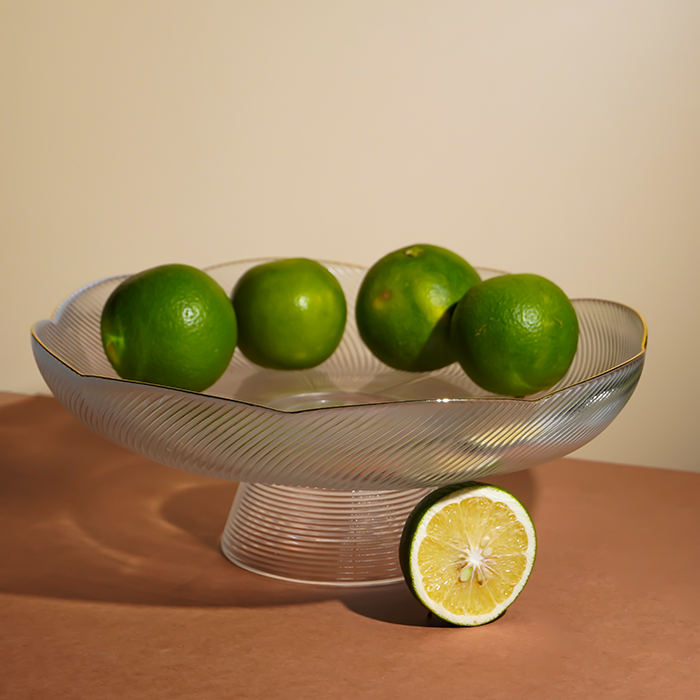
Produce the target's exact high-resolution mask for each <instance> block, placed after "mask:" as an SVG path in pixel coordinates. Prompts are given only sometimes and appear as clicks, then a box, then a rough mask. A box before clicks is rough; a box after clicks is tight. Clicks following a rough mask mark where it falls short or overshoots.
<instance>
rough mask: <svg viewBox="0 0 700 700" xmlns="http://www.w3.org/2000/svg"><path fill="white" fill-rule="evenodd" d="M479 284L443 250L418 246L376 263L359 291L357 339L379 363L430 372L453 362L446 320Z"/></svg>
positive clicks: (474, 275) (474, 274) (469, 270)
mask: <svg viewBox="0 0 700 700" xmlns="http://www.w3.org/2000/svg"><path fill="white" fill-rule="evenodd" d="M479 281H480V277H479V275H478V273H477V272H476V270H474V268H473V267H472V266H471V265H470V264H469V263H468V262H467V261H466V260H464V259H463V258H461V257H460V256H459V255H457V254H456V253H453V252H452V251H450V250H447V249H446V248H441V247H440V246H435V245H429V244H417V245H412V246H408V247H406V248H401V249H399V250H396V251H394V252H392V253H389V254H388V255H385V256H384V257H383V258H381V259H380V260H378V261H377V262H376V263H375V264H374V265H372V267H371V268H370V269H369V270H368V271H367V274H366V275H365V277H364V279H363V281H362V284H361V285H360V289H359V290H358V295H357V302H356V306H355V316H356V320H357V328H358V331H359V334H360V337H361V338H362V340H363V341H364V343H365V345H367V347H368V348H369V349H370V351H371V352H372V353H373V354H374V355H375V356H376V357H377V358H378V359H379V360H381V361H382V362H383V363H384V364H386V365H388V366H389V367H392V368H394V369H398V370H404V371H407V372H429V371H432V370H435V369H439V368H441V367H445V366H446V365H449V364H451V363H452V362H454V361H455V359H456V357H455V354H454V350H453V348H452V346H451V344H450V319H451V317H452V312H453V310H454V307H455V304H456V303H457V302H458V301H459V300H460V299H461V298H462V296H463V295H464V293H465V292H466V291H467V290H468V289H469V288H470V287H471V286H472V285H474V284H476V283H477V282H479Z"/></svg>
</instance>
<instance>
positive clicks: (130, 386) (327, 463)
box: [32, 260, 646, 580]
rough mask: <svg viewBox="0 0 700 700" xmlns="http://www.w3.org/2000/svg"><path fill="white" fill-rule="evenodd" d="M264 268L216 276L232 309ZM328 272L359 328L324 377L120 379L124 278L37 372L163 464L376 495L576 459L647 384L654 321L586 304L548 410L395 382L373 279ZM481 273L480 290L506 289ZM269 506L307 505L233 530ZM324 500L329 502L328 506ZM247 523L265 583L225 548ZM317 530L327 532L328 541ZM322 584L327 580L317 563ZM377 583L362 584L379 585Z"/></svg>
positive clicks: (579, 307) (55, 342) (58, 317)
mask: <svg viewBox="0 0 700 700" xmlns="http://www.w3.org/2000/svg"><path fill="white" fill-rule="evenodd" d="M266 261H267V260H250V261H244V262H236V263H228V264H224V265H218V266H215V267H212V268H209V269H208V270H207V271H208V272H209V274H211V275H212V277H214V278H215V279H216V280H217V281H218V282H219V283H220V284H221V285H222V287H223V288H224V289H225V290H226V292H227V293H228V292H230V291H231V290H232V289H233V286H234V284H235V282H236V280H237V279H238V278H239V277H240V275H241V274H243V273H244V272H245V271H246V270H247V269H248V268H250V267H252V266H253V265H256V264H259V263H261V262H266ZM324 264H326V265H327V267H328V268H329V269H330V270H331V272H333V273H334V274H335V275H336V277H337V278H338V280H339V281H340V283H341V285H342V287H343V289H344V291H345V294H346V298H347V302H348V310H349V314H348V323H347V327H346V330H345V335H344V337H343V340H342V342H341V344H340V346H339V348H338V350H337V351H336V352H335V353H334V354H333V356H331V357H330V358H329V359H328V360H327V361H326V362H324V363H323V364H321V365H319V366H318V367H316V368H314V369H310V370H303V371H289V372H285V371H278V370H267V369H263V368H260V367H257V366H255V365H253V364H252V363H250V362H249V361H248V360H246V359H245V358H244V357H243V356H242V355H241V353H240V352H239V351H238V350H237V351H236V353H235V355H234V358H233V360H232V361H231V364H230V366H229V367H228V369H227V371H226V372H225V374H224V376H223V377H222V378H221V379H220V380H219V381H218V382H217V383H216V384H215V385H214V386H213V387H211V388H210V389H209V390H207V391H206V392H205V393H193V392H187V391H182V390H177V389H170V388H166V387H161V386H155V385H150V384H145V383H139V382H132V381H126V380H123V379H120V378H119V377H118V376H117V375H116V374H115V372H114V370H113V369H112V367H111V365H110V364H109V362H108V360H107V358H106V356H105V354H104V352H103V349H102V345H101V341H100V333H99V320H100V313H101V310H102V306H103V305H104V302H105V301H106V299H107V297H108V296H109V294H110V292H111V291H112V290H113V289H114V288H115V287H116V286H117V285H118V284H119V282H121V281H122V279H124V278H123V277H116V278H110V279H107V280H101V281H99V282H95V283H94V284H91V285H88V286H87V287H84V288H82V289H80V290H78V291H77V292H75V293H74V294H73V295H71V296H70V297H69V298H68V299H66V300H65V301H64V302H63V303H62V304H61V305H60V306H59V307H58V308H57V310H56V312H55V313H54V315H53V317H52V318H51V319H50V320H46V321H40V322H39V323H37V324H36V325H35V326H34V328H33V329H32V346H33V350H34V354H35V358H36V362H37V365H38V367H39V369H40V371H41V373H42V375H43V377H44V379H45V380H46V383H47V384H48V386H49V387H50V389H51V391H52V392H53V393H54V395H55V396H56V397H57V399H58V400H59V401H60V402H61V403H62V404H63V405H64V406H65V407H66V408H67V409H68V410H69V411H71V413H73V414H74V415H75V416H76V417H77V418H78V419H80V420H81V421H82V422H84V423H85V424H86V425H88V426H89V427H90V428H92V429H93V430H95V431H96V432H98V433H100V434H101V435H104V436H105V437H107V438H109V439H111V440H113V441H115V442H117V443H119V444H121V445H124V446H126V447H127V448H129V449H131V450H134V451H135V452H138V453H140V454H143V455H145V456H147V457H149V458H151V459H154V460H156V461H158V462H161V463H163V464H167V465H170V466H172V467H176V468H178V469H184V470H187V471H192V472H196V473H199V474H205V475H209V476H213V477H218V478H225V479H233V480H236V481H241V482H248V483H250V484H257V485H277V486H286V487H311V488H313V489H323V490H331V491H345V492H363V491H372V492H375V495H376V492H381V491H392V490H403V489H408V490H415V489H419V490H420V489H426V488H431V487H437V486H440V485H443V484H447V483H454V482H458V481H462V480H466V479H483V478H485V477H487V476H488V475H490V474H498V473H503V472H508V471H515V470H518V469H525V468H527V467H530V466H533V465H535V464H539V463H542V462H546V461H550V460H552V459H555V458H557V457H561V456H563V455H566V454H568V453H569V452H571V451H573V450H575V449H577V448H578V447H580V446H582V445H584V444H585V443H587V442H589V441H590V440H592V439H593V438H594V437H595V436H596V435H598V434H599V433H600V432H601V431H602V430H603V429H604V428H605V427H606V426H607V425H609V423H610V422H611V421H612V420H613V419H614V418H615V416H616V415H617V414H618V413H619V412H620V410H621V409H622V408H623V407H624V405H625V404H626V402H627V401H628V399H629V398H630V396H631V394H632V392H633V391H634V389H635V387H636V385H637V382H638V381H639V377H640V375H641V372H642V367H643V363H644V356H645V348H646V327H645V324H644V321H643V320H642V318H641V317H640V316H639V315H638V314H637V313H636V312H635V311H633V310H632V309H630V308H628V307H626V306H623V305H621V304H617V303H614V302H609V301H601V300H595V299H577V300H574V306H575V308H576V312H577V314H578V318H579V322H580V326H581V336H580V341H579V348H578V351H577V354H576V357H575V359H574V362H573V364H572V366H571V368H570V369H569V371H568V373H567V374H566V376H565V377H564V378H563V379H562V380H561V382H559V384H558V385H557V386H555V387H554V388H553V389H551V390H549V391H548V392H546V393H543V394H541V395H535V396H531V397H528V398H526V399H513V398H503V397H497V396H494V395H492V394H488V393H487V392H485V391H483V390H482V389H480V388H479V387H477V386H476V385H475V384H474V383H473V382H471V381H470V380H469V378H468V377H467V376H466V375H465V374H464V372H463V371H462V369H461V368H460V367H459V365H457V364H454V365H451V366H449V367H446V368H444V369H442V370H439V371H436V372H430V373H407V372H398V371H395V370H392V369H390V368H388V367H386V366H385V365H383V364H382V363H381V362H379V361H378V360H377V359H376V358H374V356H373V355H372V354H371V353H370V352H369V351H368V350H367V348H366V347H365V346H364V344H363V343H362V341H361V339H360V338H359V335H358V332H357V327H356V325H355V321H354V314H353V311H354V304H355V297H356V292H357V289H358V286H359V284H360V282H361V280H362V277H363V275H364V273H365V269H364V268H362V267H358V266H353V265H345V264H339V263H330V262H325V263H324ZM479 272H480V274H481V275H482V278H487V277H489V276H493V275H494V274H499V273H496V272H494V271H489V270H484V269H480V270H479ZM258 491H259V492H260V493H267V494H268V495H267V496H265V497H266V498H268V499H269V500H270V503H269V507H270V508H273V509H275V510H276V511H279V510H280V509H284V508H285V503H291V502H292V501H295V499H296V500H298V498H299V496H298V495H295V494H294V493H292V492H287V491H285V492H280V494H282V493H283V494H284V495H283V496H281V495H275V496H274V497H272V496H270V493H272V492H270V491H265V490H264V489H263V490H262V491H260V489H259V488H258V489H257V490H256V489H253V490H252V491H251V489H249V488H246V489H242V490H241V494H240V495H239V499H238V500H239V501H240V503H239V502H238V501H237V504H234V508H233V511H232V515H234V516H236V513H237V512H239V513H245V512H250V511H251V506H250V505H247V504H248V502H249V499H250V498H252V496H253V495H255V497H256V498H258V499H259V498H261V497H262V496H260V493H258ZM297 491H299V490H298V489H297ZM301 491H304V490H303V489H302V490H301ZM273 492H274V489H273ZM420 493H422V491H413V492H412V495H411V496H410V499H409V500H411V499H412V501H411V502H415V500H416V499H417V498H418V497H419V495H420ZM318 494H324V492H323V491H318ZM366 495H370V494H366ZM386 495H387V496H390V494H386ZM370 496H371V495H370ZM244 497H245V499H248V500H245V499H244ZM306 497H307V496H304V498H306ZM322 498H323V499H326V501H327V498H328V493H325V494H324V495H323V496H322ZM334 498H335V496H334ZM340 498H341V499H342V495H341V496H340ZM348 498H350V499H352V498H355V496H353V495H352V493H350V494H348ZM244 500H245V502H244ZM326 501H324V503H325V502H326ZM373 502H374V501H372V497H370V498H369V500H368V501H367V503H368V504H369V505H367V504H366V505H365V506H363V507H362V508H360V510H359V511H358V507H359V506H358V505H357V504H355V506H353V508H354V510H353V512H355V513H357V512H360V511H363V512H364V515H362V516H361V517H362V518H364V519H366V518H368V517H371V514H372V512H373V510H374V509H375V506H372V505H371V504H372V503H373ZM301 503H302V504H303V503H305V501H304V499H303V498H302V499H301ZM297 505H298V504H297ZM307 505H308V504H307ZM295 507H297V506H296V505H295ZM301 507H302V508H303V507H305V506H303V505H302V506H301ZM406 507H407V506H406ZM290 508H291V506H290ZM322 508H327V506H326V505H324V506H322ZM382 509H383V510H386V508H385V506H384V505H382ZM258 510H259V509H258ZM308 510H309V509H308V507H307V511H308ZM389 510H391V509H389ZM409 510H410V508H409ZM406 513H407V511H406V508H404V511H402V512H401V514H398V515H393V516H391V518H390V519H392V518H393V520H394V526H395V525H396V522H399V523H401V522H402V518H403V519H405V514H406ZM288 515H289V513H287V514H286V515H285V517H286V516H288ZM236 517H237V518H238V517H239V516H236ZM343 517H345V516H343ZM257 520H261V518H258V519H257ZM262 520H265V518H263V519H262ZM241 522H243V521H241ZM241 522H239V523H238V524H237V525H236V524H235V523H232V522H229V525H228V526H227V529H226V533H225V537H224V542H223V546H224V550H225V551H226V553H227V556H229V558H232V559H234V560H238V562H239V563H241V565H243V566H248V568H253V569H256V565H255V564H251V563H250V561H249V560H248V559H246V557H249V552H248V553H246V552H243V553H241V552H239V553H232V549H233V547H232V546H229V545H227V544H226V543H227V542H229V543H230V542H231V541H233V540H232V538H234V535H233V533H234V532H238V534H237V535H236V538H237V541H239V542H240V541H242V533H241V529H242V528H244V529H246V528H247V530H248V535H251V533H252V532H253V531H254V528H259V523H257V522H256V523H255V524H254V525H253V524H252V523H250V522H248V523H247V524H245V525H241ZM304 527H307V528H311V529H312V530H313V528H314V527H315V525H314V524H309V523H307V524H306V525H304ZM320 527H321V529H320V530H319V532H320V533H321V534H323V532H327V530H328V525H327V524H326V525H321V526H320ZM324 528H325V530H324ZM285 529H286V530H289V529H290V525H289V524H287V525H285V526H284V527H281V528H279V529H278V534H277V535H270V536H272V537H278V536H279V534H280V533H281V532H282V531H283V530H285ZM318 534H319V533H317V535H318ZM266 536H267V535H266ZM319 536H320V535H319ZM234 539H235V538H234ZM341 540H342V544H343V545H344V546H345V548H346V549H348V547H347V545H345V544H344V543H345V540H344V538H341ZM260 541H261V542H262V537H261V536H260ZM296 541H297V542H299V541H300V540H299V538H297V540H296ZM246 546H247V545H246ZM260 546H262V544H260ZM295 546H296V545H295ZM227 549H228V550H229V551H227ZM350 549H351V548H350ZM241 551H242V550H241ZM249 551H250V550H249ZM305 556H306V555H305ZM319 556H320V555H319ZM333 556H334V557H335V560H336V564H337V566H340V567H341V569H342V568H343V567H345V565H344V564H343V565H341V564H340V563H339V562H340V561H341V555H340V553H339V552H338V551H336V552H335V554H334V555H333ZM363 556H364V555H363ZM265 566H267V565H265ZM265 566H263V567H258V568H259V569H260V570H264V569H265ZM271 566H273V565H272V564H270V566H267V568H270V567H271ZM308 568H309V570H311V569H313V566H312V565H311V563H309V564H308ZM266 573H270V574H271V575H277V573H276V572H275V571H266ZM385 574H386V567H385ZM280 575H282V574H280ZM326 575H327V572H326V574H324V576H326ZM333 575H335V574H333ZM282 576H283V577H285V578H294V579H295V580H299V579H300V580H304V576H298V575H291V576H287V575H282ZM369 576H370V578H367V577H366V578H365V579H362V578H361V577H360V578H357V579H355V580H372V579H371V574H370V575H369ZM350 578H352V574H351V575H350ZM384 578H386V575H385V576H384ZM309 580H319V578H318V576H317V577H316V578H310V579H309ZM321 580H324V579H323V577H321ZM347 580H350V579H347Z"/></svg>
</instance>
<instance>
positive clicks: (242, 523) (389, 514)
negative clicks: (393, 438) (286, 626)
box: [221, 483, 431, 586]
mask: <svg viewBox="0 0 700 700" xmlns="http://www.w3.org/2000/svg"><path fill="white" fill-rule="evenodd" d="M430 491H431V489H429V488H426V489H411V490H406V491H332V490H326V489H314V488H303V487H294V486H267V485H263V484H246V483H242V484H240V485H239V487H238V491H237V493H236V498H235V500H234V502H233V506H232V508H231V513H230V515H229V518H228V522H227V523H226V528H225V530H224V533H223V536H222V538H221V550H222V552H223V553H224V555H225V556H226V558H227V559H229V560H230V561H232V562H233V563H234V564H237V565H238V566H240V567H242V568H244V569H247V570H249V571H253V572H255V573H258V574H263V575H265V576H271V577H273V578H279V579H284V580H287V581H296V582H299V583H311V584H321V585H335V586H367V585H377V584H386V583H395V582H396V581H400V580H402V578H403V576H402V573H401V567H400V565H399V558H398V546H399V540H400V538H401V532H402V531H403V526H404V523H405V522H406V518H407V517H408V516H409V514H410V513H411V511H412V510H413V507H414V506H415V505H416V503H418V501H419V500H420V499H421V498H422V497H423V496H424V495H426V494H427V493H429V492H430Z"/></svg>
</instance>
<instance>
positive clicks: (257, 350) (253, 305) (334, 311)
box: [231, 258, 347, 370]
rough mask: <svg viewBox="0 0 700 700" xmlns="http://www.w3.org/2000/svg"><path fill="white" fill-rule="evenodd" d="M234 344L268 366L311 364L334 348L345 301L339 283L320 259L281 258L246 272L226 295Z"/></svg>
mask: <svg viewBox="0 0 700 700" xmlns="http://www.w3.org/2000/svg"><path fill="white" fill-rule="evenodd" d="M231 299H232V301H233V307H234V309H235V311H236V318H237V321H238V347H239V349H240V350H241V352H242V353H243V354H244V355H245V356H246V357H247V358H248V359H249V360H250V361H251V362H253V363H255V364H257V365H260V366H261V367H266V368H269V369H279V370H301V369H309V368H311V367H316V366H317V365H319V364H321V363H322V362H324V361H325V360H327V359H328V358H329V357H330V356H331V355H332V354H333V353H334V352H335V350H336V348H337V347H338V345H339V344H340V341H341V339H342V337H343V332H344V331H345V322H346V318H347V304H346V301H345V294H344V293H343V289H342V287H341V286H340V283H339V282H338V280H337V279H336V278H335V276H334V275H333V273H332V272H330V271H329V270H328V269H327V268H326V267H324V266H323V265H321V263H319V262H317V261H315V260H310V259H308V258H286V259H283V260H275V261H273V262H269V263H263V264H260V265H256V266H255V267H252V268H250V269H249V270H248V271H246V272H245V273H244V274H243V275H242V276H241V278H240V279H239V280H238V282H237V283H236V286H235V287H234V289H233V292H232V294H231Z"/></svg>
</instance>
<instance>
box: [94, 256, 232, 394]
mask: <svg viewBox="0 0 700 700" xmlns="http://www.w3.org/2000/svg"><path fill="white" fill-rule="evenodd" d="M100 332H101V338H102V345H103V347H104V350H105V353H106V355H107V358H108V359H109V361H110V363H111V364H112V366H113V367H114V369H115V370H116V372H117V374H118V375H119V376H120V377H122V378H123V379H130V380H135V381H140V382H148V383H150V384H160V385H162V386H167V387H174V388H178V389H186V390H188V391H203V390H204V389H206V388H207V387H209V386H211V385H212V384H213V383H214V382H215V381H216V380H217V379H219V377H220V376H221V375H222V374H223V373H224V371H225V370H226V367H228V364H229V362H230V361H231V358H232V357H233V353H234V350H235V348H236V338H237V326H236V316H235V313H234V311H233V307H232V306H231V301H230V300H229V298H228V296H227V294H226V292H225V291H224V290H223V289H222V288H221V287H220V286H219V284H218V283H217V282H216V281H215V280H213V279H212V278H211V277H210V276H209V275H208V274H206V273H205V272H203V271H202V270H199V269H198V268H195V267H191V266H189V265H180V264H172V265H160V266H158V267H154V268H150V269H148V270H144V271H143V272H140V273H138V274H135V275H132V276H130V277H128V278H127V279H126V280H124V281H123V282H122V283H121V284H120V285H119V286H117V287H116V288H115V289H114V291H113V292H112V294H111V295H110V296H109V298H108V299H107V302H106V303H105V305H104V307H103V309H102V315H101V319H100Z"/></svg>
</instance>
